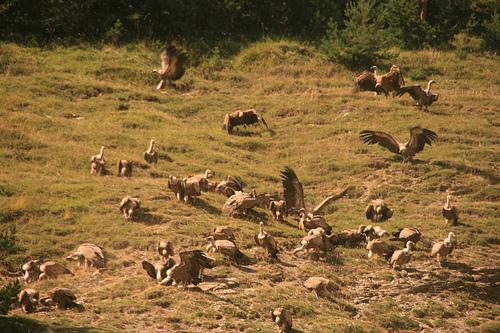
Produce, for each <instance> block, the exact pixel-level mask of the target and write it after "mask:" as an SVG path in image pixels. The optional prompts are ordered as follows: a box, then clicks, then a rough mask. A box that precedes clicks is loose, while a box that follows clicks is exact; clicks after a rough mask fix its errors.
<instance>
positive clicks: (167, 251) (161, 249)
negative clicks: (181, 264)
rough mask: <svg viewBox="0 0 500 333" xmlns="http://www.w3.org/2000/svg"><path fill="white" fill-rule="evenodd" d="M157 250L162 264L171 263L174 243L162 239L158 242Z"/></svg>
mask: <svg viewBox="0 0 500 333" xmlns="http://www.w3.org/2000/svg"><path fill="white" fill-rule="evenodd" d="M157 249H158V253H159V254H160V256H161V259H162V262H163V263H164V264H168V263H169V262H171V261H173V259H172V257H173V256H174V243H172V242H171V241H167V240H163V239H162V240H160V241H158V245H157ZM174 264H175V262H174Z"/></svg>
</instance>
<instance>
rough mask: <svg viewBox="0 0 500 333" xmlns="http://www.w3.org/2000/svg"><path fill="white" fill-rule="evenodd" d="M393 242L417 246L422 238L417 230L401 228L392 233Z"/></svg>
mask: <svg viewBox="0 0 500 333" xmlns="http://www.w3.org/2000/svg"><path fill="white" fill-rule="evenodd" d="M392 235H393V236H394V240H400V241H403V242H408V241H411V242H413V243H414V244H417V243H418V242H419V241H420V239H421V238H422V233H421V232H420V230H418V229H417V228H403V229H399V230H398V231H396V232H393V233H392Z"/></svg>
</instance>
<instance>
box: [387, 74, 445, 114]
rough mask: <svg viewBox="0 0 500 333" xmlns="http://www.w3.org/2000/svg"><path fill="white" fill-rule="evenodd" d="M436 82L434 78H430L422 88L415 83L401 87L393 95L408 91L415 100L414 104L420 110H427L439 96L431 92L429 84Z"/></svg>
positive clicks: (400, 94) (401, 94)
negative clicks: (425, 86)
mask: <svg viewBox="0 0 500 333" xmlns="http://www.w3.org/2000/svg"><path fill="white" fill-rule="evenodd" d="M433 83H436V81H434V80H430V81H429V83H427V88H426V89H425V90H424V89H422V87H420V85H418V84H415V85H413V86H406V87H401V88H400V89H399V90H398V91H397V92H396V93H395V94H394V96H399V97H401V96H403V95H404V94H406V93H408V94H409V95H410V96H411V97H412V98H413V99H414V100H415V101H416V106H418V107H419V109H420V110H422V109H423V110H424V111H427V108H428V107H429V106H431V105H432V103H434V102H436V101H437V100H438V98H439V95H438V94H431V85H432V84H433Z"/></svg>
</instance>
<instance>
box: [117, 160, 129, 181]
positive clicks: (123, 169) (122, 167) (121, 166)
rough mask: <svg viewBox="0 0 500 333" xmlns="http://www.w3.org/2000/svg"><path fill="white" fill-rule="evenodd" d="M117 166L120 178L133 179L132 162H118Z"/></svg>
mask: <svg viewBox="0 0 500 333" xmlns="http://www.w3.org/2000/svg"><path fill="white" fill-rule="evenodd" d="M116 165H117V166H118V177H127V178H130V177H132V161H130V160H118V162H117V163H116Z"/></svg>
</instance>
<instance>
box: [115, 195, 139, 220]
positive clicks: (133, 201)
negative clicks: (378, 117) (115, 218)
mask: <svg viewBox="0 0 500 333" xmlns="http://www.w3.org/2000/svg"><path fill="white" fill-rule="evenodd" d="M140 208H141V200H139V199H138V198H133V197H131V196H130V195H127V196H126V197H124V198H123V199H122V201H120V212H122V214H123V217H125V219H127V220H131V219H132V217H133V215H134V213H135V212H136V211H137V210H139V209H140Z"/></svg>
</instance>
